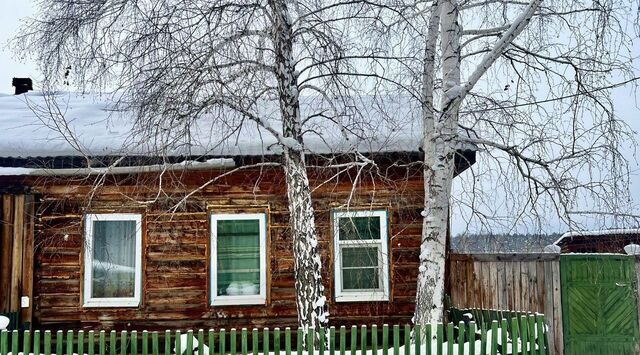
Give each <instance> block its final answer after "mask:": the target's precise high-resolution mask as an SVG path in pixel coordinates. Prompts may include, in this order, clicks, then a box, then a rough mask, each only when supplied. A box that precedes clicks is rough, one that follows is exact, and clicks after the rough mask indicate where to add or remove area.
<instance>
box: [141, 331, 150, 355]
mask: <svg viewBox="0 0 640 355" xmlns="http://www.w3.org/2000/svg"><path fill="white" fill-rule="evenodd" d="M142 355H149V332H148V331H146V330H143V331H142Z"/></svg>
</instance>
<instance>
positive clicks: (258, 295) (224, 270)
mask: <svg viewBox="0 0 640 355" xmlns="http://www.w3.org/2000/svg"><path fill="white" fill-rule="evenodd" d="M266 235H267V232H266V217H265V214H264V213H259V214H213V215H211V251H212V252H211V265H212V267H211V269H212V272H211V290H212V292H211V304H212V305H240V304H264V303H265V300H266V293H267V283H266V258H267V257H266Z"/></svg>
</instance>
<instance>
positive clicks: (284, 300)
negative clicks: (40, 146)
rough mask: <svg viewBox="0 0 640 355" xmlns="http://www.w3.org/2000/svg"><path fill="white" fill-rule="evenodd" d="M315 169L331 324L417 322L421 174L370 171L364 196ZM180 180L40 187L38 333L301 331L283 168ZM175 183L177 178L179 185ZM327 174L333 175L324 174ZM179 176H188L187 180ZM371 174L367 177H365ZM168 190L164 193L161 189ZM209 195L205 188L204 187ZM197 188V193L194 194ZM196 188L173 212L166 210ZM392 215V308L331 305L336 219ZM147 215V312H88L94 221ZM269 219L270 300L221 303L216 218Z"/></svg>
mask: <svg viewBox="0 0 640 355" xmlns="http://www.w3.org/2000/svg"><path fill="white" fill-rule="evenodd" d="M324 171H325V172H324V173H323V172H313V171H311V172H310V182H311V184H312V186H314V189H313V200H314V208H315V212H316V224H317V227H318V234H319V250H320V253H321V258H322V261H323V269H322V272H323V277H324V280H325V287H326V288H327V291H326V296H327V298H328V300H329V301H328V304H329V312H330V322H331V323H332V324H333V325H351V324H382V323H384V322H386V323H394V324H395V323H408V322H409V321H410V319H411V316H412V314H413V310H414V309H413V308H414V297H415V283H416V278H417V267H418V264H417V263H418V255H419V245H420V233H421V226H422V217H421V215H420V211H421V210H422V209H423V207H422V203H423V197H422V196H423V190H422V189H423V186H422V178H421V176H422V175H421V174H422V172H421V170H420V169H419V168H410V169H407V168H402V169H400V168H388V169H383V170H382V171H383V172H384V173H385V174H386V178H385V179H379V178H375V179H374V178H371V176H373V174H371V175H369V174H362V176H363V177H362V178H361V179H360V182H359V184H358V185H357V188H356V189H355V190H354V189H353V185H352V180H351V178H350V176H355V174H353V175H349V174H351V173H353V172H348V173H347V174H346V175H347V176H345V175H344V174H343V175H340V176H339V177H338V178H335V177H334V178H331V176H332V175H333V174H335V173H336V171H329V172H328V173H327V172H326V171H327V170H326V169H324ZM221 173H222V172H220V171H218V172H188V173H187V172H179V173H171V174H165V175H164V176H163V177H162V179H163V181H162V185H160V184H159V181H160V180H159V179H160V177H158V176H152V175H148V176H135V177H134V176H130V177H117V178H109V179H107V181H106V182H105V184H104V185H103V186H101V187H99V188H95V189H94V187H93V183H92V181H88V180H86V179H85V180H78V181H75V180H71V179H61V180H51V179H47V180H39V181H32V182H30V183H29V184H30V185H32V186H34V190H35V191H37V192H38V193H39V196H41V199H40V201H39V209H38V213H37V225H36V230H37V233H36V243H37V245H38V247H37V248H36V271H35V294H36V299H35V304H36V309H35V314H34V321H35V323H36V324H35V326H36V327H38V328H39V329H79V328H85V329H87V328H102V329H105V328H107V329H109V328H110V329H148V330H154V329H158V330H162V329H166V328H180V329H186V328H195V329H197V328H205V329H208V328H216V329H217V328H220V327H227V328H230V327H236V328H240V327H252V326H268V327H276V326H277V327H281V328H282V327H285V326H296V325H297V313H296V305H295V302H294V299H295V290H294V275H293V255H292V247H291V245H292V240H291V234H290V232H289V230H288V228H289V224H288V210H287V200H286V191H285V185H284V178H283V176H282V173H281V169H279V168H266V169H261V170H258V169H255V170H242V171H237V172H234V173H232V174H230V175H226V176H225V177H224V178H221V179H220V180H217V181H216V182H215V183H212V184H209V185H206V186H204V185H205V184H206V182H207V181H210V180H211V179H213V178H215V177H216V176H218V175H219V174H221ZM174 174H177V175H176V176H174ZM322 174H328V175H322ZM178 175H179V176H178ZM364 175H367V176H368V177H364ZM160 186H161V189H160ZM203 186H204V187H203ZM196 190H197V191H196ZM193 191H196V192H195V193H194V194H193V195H192V196H191V197H189V199H188V201H187V203H186V204H183V205H181V207H180V209H178V211H176V212H175V213H169V212H168V211H169V210H170V208H171V207H172V206H174V205H175V203H176V202H178V201H179V200H180V199H181V198H183V197H184V196H185V195H186V194H187V193H189V192H193ZM347 203H349V204H350V208H351V209H385V210H387V211H388V216H389V233H388V234H389V250H390V258H389V265H390V273H391V275H390V293H391V296H390V298H391V299H390V301H385V302H351V303H336V302H332V299H333V283H334V278H333V257H332V255H333V243H332V228H331V214H332V211H333V210H335V209H343V208H345V206H346V204H347ZM134 211H137V212H140V213H141V214H142V217H143V226H144V227H143V258H142V259H143V262H142V264H143V265H142V286H143V292H142V294H143V296H142V301H141V305H140V306H139V307H133V308H84V307H82V290H83V287H82V283H83V267H84V266H83V265H82V260H83V258H82V253H83V226H82V221H83V215H84V213H87V212H91V213H117V212H121V213H122V212H134ZM217 211H222V212H234V211H235V212H247V213H251V212H253V213H255V212H256V211H266V212H267V216H268V217H267V221H268V254H267V255H268V263H267V264H268V270H267V280H268V282H269V283H268V285H267V289H268V292H267V302H266V305H260V306H211V305H210V301H209V299H210V294H209V292H210V290H209V277H210V275H209V272H210V265H209V255H210V252H211V251H210V250H209V249H210V232H209V215H210V214H211V213H213V212H217Z"/></svg>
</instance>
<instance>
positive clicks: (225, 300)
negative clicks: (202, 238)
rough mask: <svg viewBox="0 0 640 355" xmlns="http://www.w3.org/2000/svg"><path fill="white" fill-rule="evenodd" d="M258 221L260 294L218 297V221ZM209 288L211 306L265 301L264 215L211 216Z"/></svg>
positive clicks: (254, 303) (265, 250)
mask: <svg viewBox="0 0 640 355" xmlns="http://www.w3.org/2000/svg"><path fill="white" fill-rule="evenodd" d="M256 219H257V220H258V224H259V230H260V237H259V242H260V293H259V294H257V295H233V296H229V295H224V296H218V295H217V294H218V285H217V282H216V275H217V274H218V260H217V255H218V254H217V246H218V242H217V240H218V238H217V237H218V236H217V232H218V228H217V226H218V221H225V220H226V221H229V220H231V221H237V220H256ZM210 237H211V253H210V254H211V255H210V263H211V275H210V276H209V283H210V286H211V302H210V304H211V305H212V306H229V305H259V304H265V303H266V300H267V217H266V214H265V213H239V214H211V236H210Z"/></svg>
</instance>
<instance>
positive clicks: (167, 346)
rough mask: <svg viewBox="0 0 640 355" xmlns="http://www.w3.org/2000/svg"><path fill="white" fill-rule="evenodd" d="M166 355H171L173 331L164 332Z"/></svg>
mask: <svg viewBox="0 0 640 355" xmlns="http://www.w3.org/2000/svg"><path fill="white" fill-rule="evenodd" d="M164 354H165V355H171V331H170V330H165V331H164Z"/></svg>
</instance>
